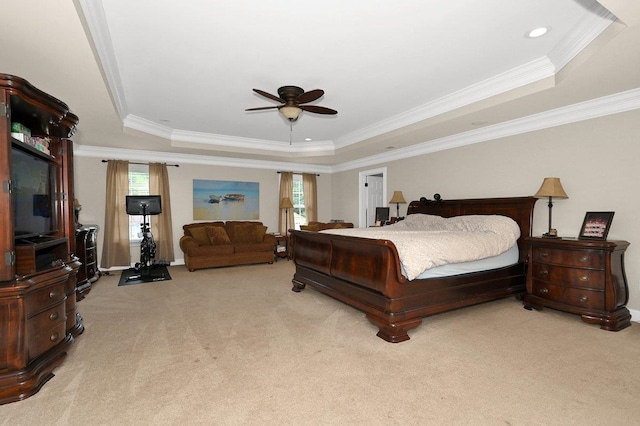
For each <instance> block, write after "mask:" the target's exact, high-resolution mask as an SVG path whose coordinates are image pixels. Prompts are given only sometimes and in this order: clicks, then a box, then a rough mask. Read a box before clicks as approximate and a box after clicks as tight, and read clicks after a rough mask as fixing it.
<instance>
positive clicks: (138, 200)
mask: <svg viewBox="0 0 640 426" xmlns="http://www.w3.org/2000/svg"><path fill="white" fill-rule="evenodd" d="M126 208H127V214H128V215H132V216H142V215H144V214H146V215H153V214H160V213H162V204H161V202H160V196H159V195H127V196H126Z"/></svg>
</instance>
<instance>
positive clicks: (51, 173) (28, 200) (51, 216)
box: [11, 147, 59, 238]
mask: <svg viewBox="0 0 640 426" xmlns="http://www.w3.org/2000/svg"><path fill="white" fill-rule="evenodd" d="M56 170H57V169H56V166H55V164H53V163H52V162H49V161H47V160H45V159H42V158H40V157H37V156H35V155H31V154H29V153H27V152H25V151H23V150H21V149H18V148H16V147H13V148H12V149H11V197H12V204H13V210H14V211H13V216H14V218H15V221H14V230H15V237H16V238H28V237H35V236H41V235H49V234H53V233H55V232H57V231H58V227H59V222H58V213H57V209H56V188H57V172H56Z"/></svg>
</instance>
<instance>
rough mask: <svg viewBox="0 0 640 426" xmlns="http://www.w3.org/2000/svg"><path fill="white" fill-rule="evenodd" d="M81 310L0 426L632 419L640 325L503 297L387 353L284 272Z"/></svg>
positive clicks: (428, 326) (192, 280)
mask: <svg viewBox="0 0 640 426" xmlns="http://www.w3.org/2000/svg"><path fill="white" fill-rule="evenodd" d="M169 271H170V273H171V276H172V277H173V280H172V281H160V282H157V283H153V284H148V285H132V286H124V287H118V277H117V275H111V276H103V277H101V278H100V280H98V281H97V282H96V283H95V284H94V287H93V289H92V290H91V292H90V293H89V294H88V295H87V297H86V298H85V299H84V300H82V301H81V302H79V303H78V310H79V312H80V313H81V314H82V315H83V317H84V320H85V321H84V322H85V326H86V331H85V332H84V334H83V335H81V336H79V337H78V338H77V339H76V341H75V342H74V343H73V345H72V347H71V349H70V351H69V355H68V357H67V358H66V359H65V360H64V362H63V364H62V365H61V366H60V367H59V368H58V369H57V370H56V372H55V373H56V376H55V377H54V378H52V379H51V380H50V381H49V382H48V383H46V384H45V385H44V387H43V388H42V390H41V391H40V392H39V393H38V394H36V395H34V396H33V397H31V398H29V399H27V400H25V401H21V402H18V403H13V404H9V405H4V406H0V424H2V425H11V426H17V425H83V426H85V425H178V424H180V425H183V424H185V425H192V424H194V425H413V424H420V425H442V424H447V425H449V424H465V425H505V424H509V425H562V426H566V425H609V424H621V425H632V424H637V423H638V419H640V406H639V405H638V401H637V399H638V396H639V395H640V356H639V354H640V324H635V323H634V324H633V325H632V326H631V327H630V328H627V329H625V330H622V331H620V332H618V333H613V332H607V331H603V330H600V329H599V328H598V327H597V326H593V325H590V324H586V323H584V322H582V321H581V320H580V319H579V317H577V316H575V315H570V314H566V313H562V312H557V311H553V310H549V309H546V310H544V311H542V312H538V311H527V310H525V309H523V308H522V305H521V303H520V302H518V301H516V300H515V299H514V298H508V299H504V300H501V301H497V302H490V303H486V304H482V305H478V306H474V307H469V308H464V309H460V310H457V311H454V312H449V313H445V314H441V315H436V316H433V317H430V318H426V319H425V320H424V322H423V324H422V325H421V326H420V327H418V328H416V329H414V330H412V331H410V332H409V335H410V336H411V340H409V341H407V342H404V343H400V344H390V343H387V342H384V341H383V340H381V339H379V338H377V337H376V336H375V334H376V332H377V329H376V327H374V326H373V325H372V324H371V323H369V322H368V321H367V319H366V318H365V317H364V315H363V314H362V313H361V312H359V311H356V310H354V309H353V308H350V307H348V306H345V305H344V304H342V303H340V302H337V301H335V300H333V299H331V298H329V297H327V296H325V295H323V294H320V293H318V292H316V291H314V290H313V289H306V290H304V291H302V292H301V293H294V292H292V291H291V277H292V275H293V264H292V262H277V263H274V264H273V265H266V264H264V265H253V266H241V267H232V268H222V269H209V270H198V271H196V272H188V271H187V270H186V269H185V268H184V266H172V267H170V268H169Z"/></svg>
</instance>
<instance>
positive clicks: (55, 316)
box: [49, 312, 58, 321]
mask: <svg viewBox="0 0 640 426" xmlns="http://www.w3.org/2000/svg"><path fill="white" fill-rule="evenodd" d="M49 319H50V320H51V321H55V320H57V319H58V313H57V312H53V313H52V314H51V315H49Z"/></svg>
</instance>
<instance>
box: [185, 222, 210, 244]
mask: <svg viewBox="0 0 640 426" xmlns="http://www.w3.org/2000/svg"><path fill="white" fill-rule="evenodd" d="M189 232H190V233H191V236H192V237H193V238H194V239H195V240H196V241H197V242H198V244H200V245H201V246H209V245H211V241H210V240H209V234H208V232H207V227H206V226H194V227H191V228H190V229H189Z"/></svg>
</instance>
